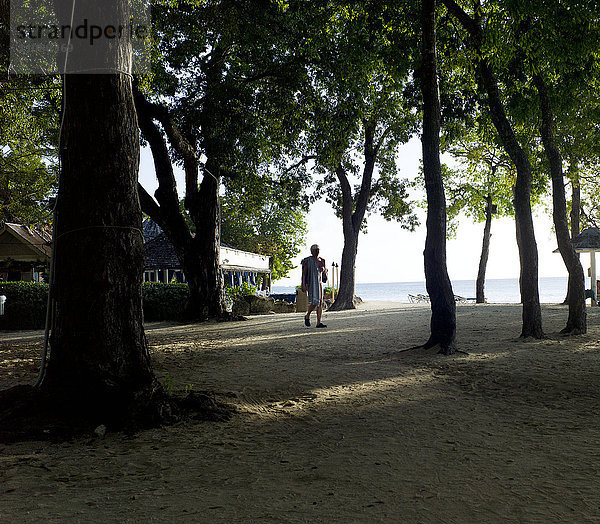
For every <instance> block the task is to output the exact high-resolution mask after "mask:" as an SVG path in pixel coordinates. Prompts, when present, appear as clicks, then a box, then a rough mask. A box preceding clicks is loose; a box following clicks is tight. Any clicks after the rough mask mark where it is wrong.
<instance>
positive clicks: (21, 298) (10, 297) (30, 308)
mask: <svg viewBox="0 0 600 524" xmlns="http://www.w3.org/2000/svg"><path fill="white" fill-rule="evenodd" d="M0 295H4V296H5V297H6V303H5V304H4V315H2V316H0V329H43V328H44V325H45V323H46V303H47V301H48V284H41V283H38V282H0Z"/></svg>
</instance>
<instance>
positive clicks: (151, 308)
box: [142, 282, 189, 322]
mask: <svg viewBox="0 0 600 524" xmlns="http://www.w3.org/2000/svg"><path fill="white" fill-rule="evenodd" d="M142 293H143V297H144V321H146V322H153V321H156V320H180V319H181V318H182V317H183V313H184V311H185V304H186V302H187V300H188V297H189V289H188V285H187V284H160V283H156V282H144V283H143V284H142Z"/></svg>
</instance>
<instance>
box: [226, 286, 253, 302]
mask: <svg viewBox="0 0 600 524" xmlns="http://www.w3.org/2000/svg"><path fill="white" fill-rule="evenodd" d="M225 294H226V295H227V297H229V298H233V297H235V296H237V297H244V296H252V295H255V294H256V287H255V286H253V285H252V284H248V283H247V282H242V285H241V286H232V287H226V288H225Z"/></svg>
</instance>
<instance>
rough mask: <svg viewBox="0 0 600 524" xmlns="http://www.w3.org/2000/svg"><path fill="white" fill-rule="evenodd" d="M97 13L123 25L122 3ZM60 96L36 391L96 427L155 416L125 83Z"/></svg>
mask: <svg viewBox="0 0 600 524" xmlns="http://www.w3.org/2000/svg"><path fill="white" fill-rule="evenodd" d="M88 8H89V5H88ZM98 8H99V9H100V8H101V9H113V10H120V11H121V12H122V15H123V18H122V19H123V20H128V17H127V14H126V9H127V8H126V2H125V1H124V0H113V1H109V2H108V4H106V3H103V4H102V6H101V7H98ZM76 52H77V48H76V50H75V51H74V53H76ZM129 52H131V50H129ZM123 67H126V66H123ZM64 96H65V97H66V107H65V114H64V127H63V132H62V144H61V158H62V173H61V180H60V191H59V194H58V203H57V209H56V217H57V218H56V225H55V226H56V230H55V242H56V251H55V257H56V259H55V260H56V262H55V264H56V274H55V281H54V283H53V293H54V297H55V300H56V316H55V325H54V329H53V331H52V338H51V347H52V351H51V354H50V360H49V363H48V370H47V377H46V380H45V382H44V383H43V386H42V387H43V388H45V389H46V390H49V391H53V392H57V391H58V392H64V394H65V396H67V397H69V398H70V400H71V401H72V402H77V401H82V402H85V403H86V404H87V405H88V406H89V408H90V410H91V411H92V412H93V411H94V410H97V411H98V421H99V422H102V421H103V420H109V421H120V422H123V421H124V420H127V421H128V422H131V421H133V420H136V419H146V420H147V419H148V417H155V418H158V416H159V413H158V411H157V404H156V400H157V398H162V388H161V387H160V385H159V384H158V382H157V380H156V379H155V377H154V374H153V372H152V368H151V365H150V358H149V354H148V344H147V341H146V338H145V335H144V329H143V324H142V293H141V279H142V271H143V267H144V245H143V236H142V232H141V212H140V205H139V201H138V195H137V190H136V188H137V176H138V164H139V137H138V124H137V119H136V114H135V108H134V104H133V96H132V86H131V78H130V76H129V75H126V74H102V75H65V85H64ZM102 417H105V418H102Z"/></svg>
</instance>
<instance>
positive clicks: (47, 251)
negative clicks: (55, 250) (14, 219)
mask: <svg viewBox="0 0 600 524" xmlns="http://www.w3.org/2000/svg"><path fill="white" fill-rule="evenodd" d="M0 239H1V240H0V259H8V258H10V259H12V260H17V261H21V262H37V261H44V262H47V261H49V260H50V256H51V254H52V247H51V246H52V235H51V234H50V233H49V232H48V231H46V230H44V229H42V228H38V229H33V228H30V227H28V226H22V225H21V224H14V223H11V222H6V223H5V224H4V225H3V226H2V227H1V228H0Z"/></svg>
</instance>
